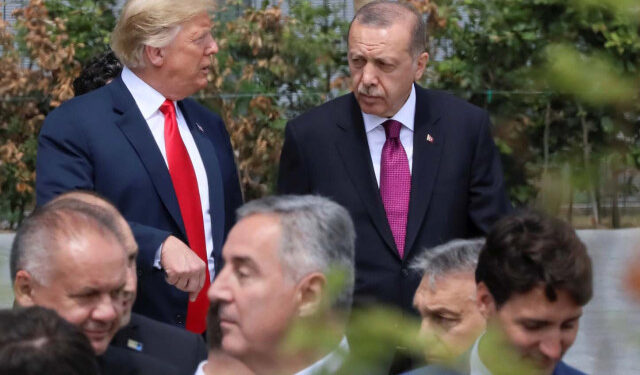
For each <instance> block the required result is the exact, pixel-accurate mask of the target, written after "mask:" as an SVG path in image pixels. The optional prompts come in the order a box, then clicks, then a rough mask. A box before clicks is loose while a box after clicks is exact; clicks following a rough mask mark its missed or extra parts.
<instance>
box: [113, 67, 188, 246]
mask: <svg viewBox="0 0 640 375" xmlns="http://www.w3.org/2000/svg"><path fill="white" fill-rule="evenodd" d="M109 87H110V88H111V94H112V96H113V102H114V110H115V111H116V113H120V114H121V117H120V118H119V119H118V121H117V122H116V125H117V126H118V127H119V128H120V130H121V131H122V133H123V134H124V135H125V137H127V139H128V140H129V143H131V145H132V146H133V148H134V149H135V150H136V153H137V154H138V157H139V158H140V160H141V161H142V163H143V164H144V166H145V168H146V170H147V173H149V177H150V178H151V181H152V183H153V186H154V187H155V189H156V191H157V192H158V195H159V196H160V199H161V200H162V203H163V204H164V206H165V207H166V208H167V211H169V214H170V215H171V217H172V218H173V220H174V221H175V222H176V224H177V225H178V227H179V228H180V231H181V233H182V234H183V235H184V236H185V238H186V232H185V230H184V223H183V222H182V216H181V215H180V206H179V205H178V198H177V197H176V193H175V190H173V182H172V181H171V176H170V175H169V169H168V168H167V164H166V163H165V161H164V158H163V157H162V154H161V153H160V150H159V149H158V145H157V144H156V141H155V139H154V138H153V135H152V134H151V130H149V126H147V123H146V121H145V120H144V118H143V117H142V114H141V113H140V110H139V109H138V106H137V105H136V104H135V100H134V99H133V97H132V96H131V93H129V90H127V87H126V86H125V84H124V82H122V78H120V77H118V78H116V79H115V80H114V82H113V84H112V85H109Z"/></svg>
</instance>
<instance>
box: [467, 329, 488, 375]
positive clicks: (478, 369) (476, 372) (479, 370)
mask: <svg viewBox="0 0 640 375" xmlns="http://www.w3.org/2000/svg"><path fill="white" fill-rule="evenodd" d="M482 336H484V334H482V335H481V336H480V337H478V339H477V340H476V342H475V343H474V344H473V349H471V359H470V363H469V368H470V371H469V374H470V375H492V374H491V371H489V369H488V368H487V366H485V364H484V363H482V360H481V359H480V354H479V353H478V344H479V343H480V340H482Z"/></svg>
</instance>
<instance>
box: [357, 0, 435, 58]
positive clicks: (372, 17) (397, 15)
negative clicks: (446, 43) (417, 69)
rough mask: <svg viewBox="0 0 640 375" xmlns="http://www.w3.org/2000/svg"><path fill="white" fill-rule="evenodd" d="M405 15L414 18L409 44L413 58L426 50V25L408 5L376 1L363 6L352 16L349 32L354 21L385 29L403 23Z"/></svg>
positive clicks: (414, 9)
mask: <svg viewBox="0 0 640 375" xmlns="http://www.w3.org/2000/svg"><path fill="white" fill-rule="evenodd" d="M407 15H413V16H414V18H415V22H414V24H413V29H412V30H411V41H410V43H409V52H410V53H411V55H412V56H413V57H414V58H415V57H417V56H418V55H420V54H421V53H422V52H424V51H426V49H427V24H426V22H425V21H424V18H423V17H422V14H420V12H418V10H417V9H416V8H415V7H414V6H413V5H411V4H409V3H405V2H397V1H390V0H376V1H372V2H370V3H368V4H365V5H363V6H362V7H361V8H360V9H358V11H357V12H356V14H355V15H354V16H353V20H351V24H350V25H349V32H351V26H352V25H353V23H354V22H356V21H358V23H360V24H361V25H367V26H374V27H380V28H385V27H389V26H391V25H393V24H394V23H396V22H400V21H404V20H405V17H406V16H407ZM347 35H348V34H347Z"/></svg>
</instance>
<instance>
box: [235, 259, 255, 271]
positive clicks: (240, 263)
mask: <svg viewBox="0 0 640 375" xmlns="http://www.w3.org/2000/svg"><path fill="white" fill-rule="evenodd" d="M231 263H233V264H234V265H236V266H249V267H251V268H255V269H257V268H258V264H257V263H256V262H255V261H254V260H253V259H252V258H250V257H248V256H234V257H233V258H231Z"/></svg>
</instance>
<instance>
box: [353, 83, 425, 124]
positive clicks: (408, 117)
mask: <svg viewBox="0 0 640 375" xmlns="http://www.w3.org/2000/svg"><path fill="white" fill-rule="evenodd" d="M415 114H416V88H415V86H414V85H411V93H410V94H409V97H408V98H407V101H406V102H404V105H403V106H402V108H400V110H399V111H398V112H397V113H396V114H395V115H393V116H392V117H391V119H392V120H396V121H399V122H400V123H402V125H403V126H405V127H407V128H408V129H409V130H411V131H413V122H414V120H415ZM362 119H363V120H364V129H365V131H366V132H367V133H368V132H370V131H372V130H373V129H375V128H376V127H378V126H379V125H381V124H382V123H383V122H385V121H387V120H389V119H388V118H386V117H380V116H376V115H372V114H369V113H364V112H362Z"/></svg>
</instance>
